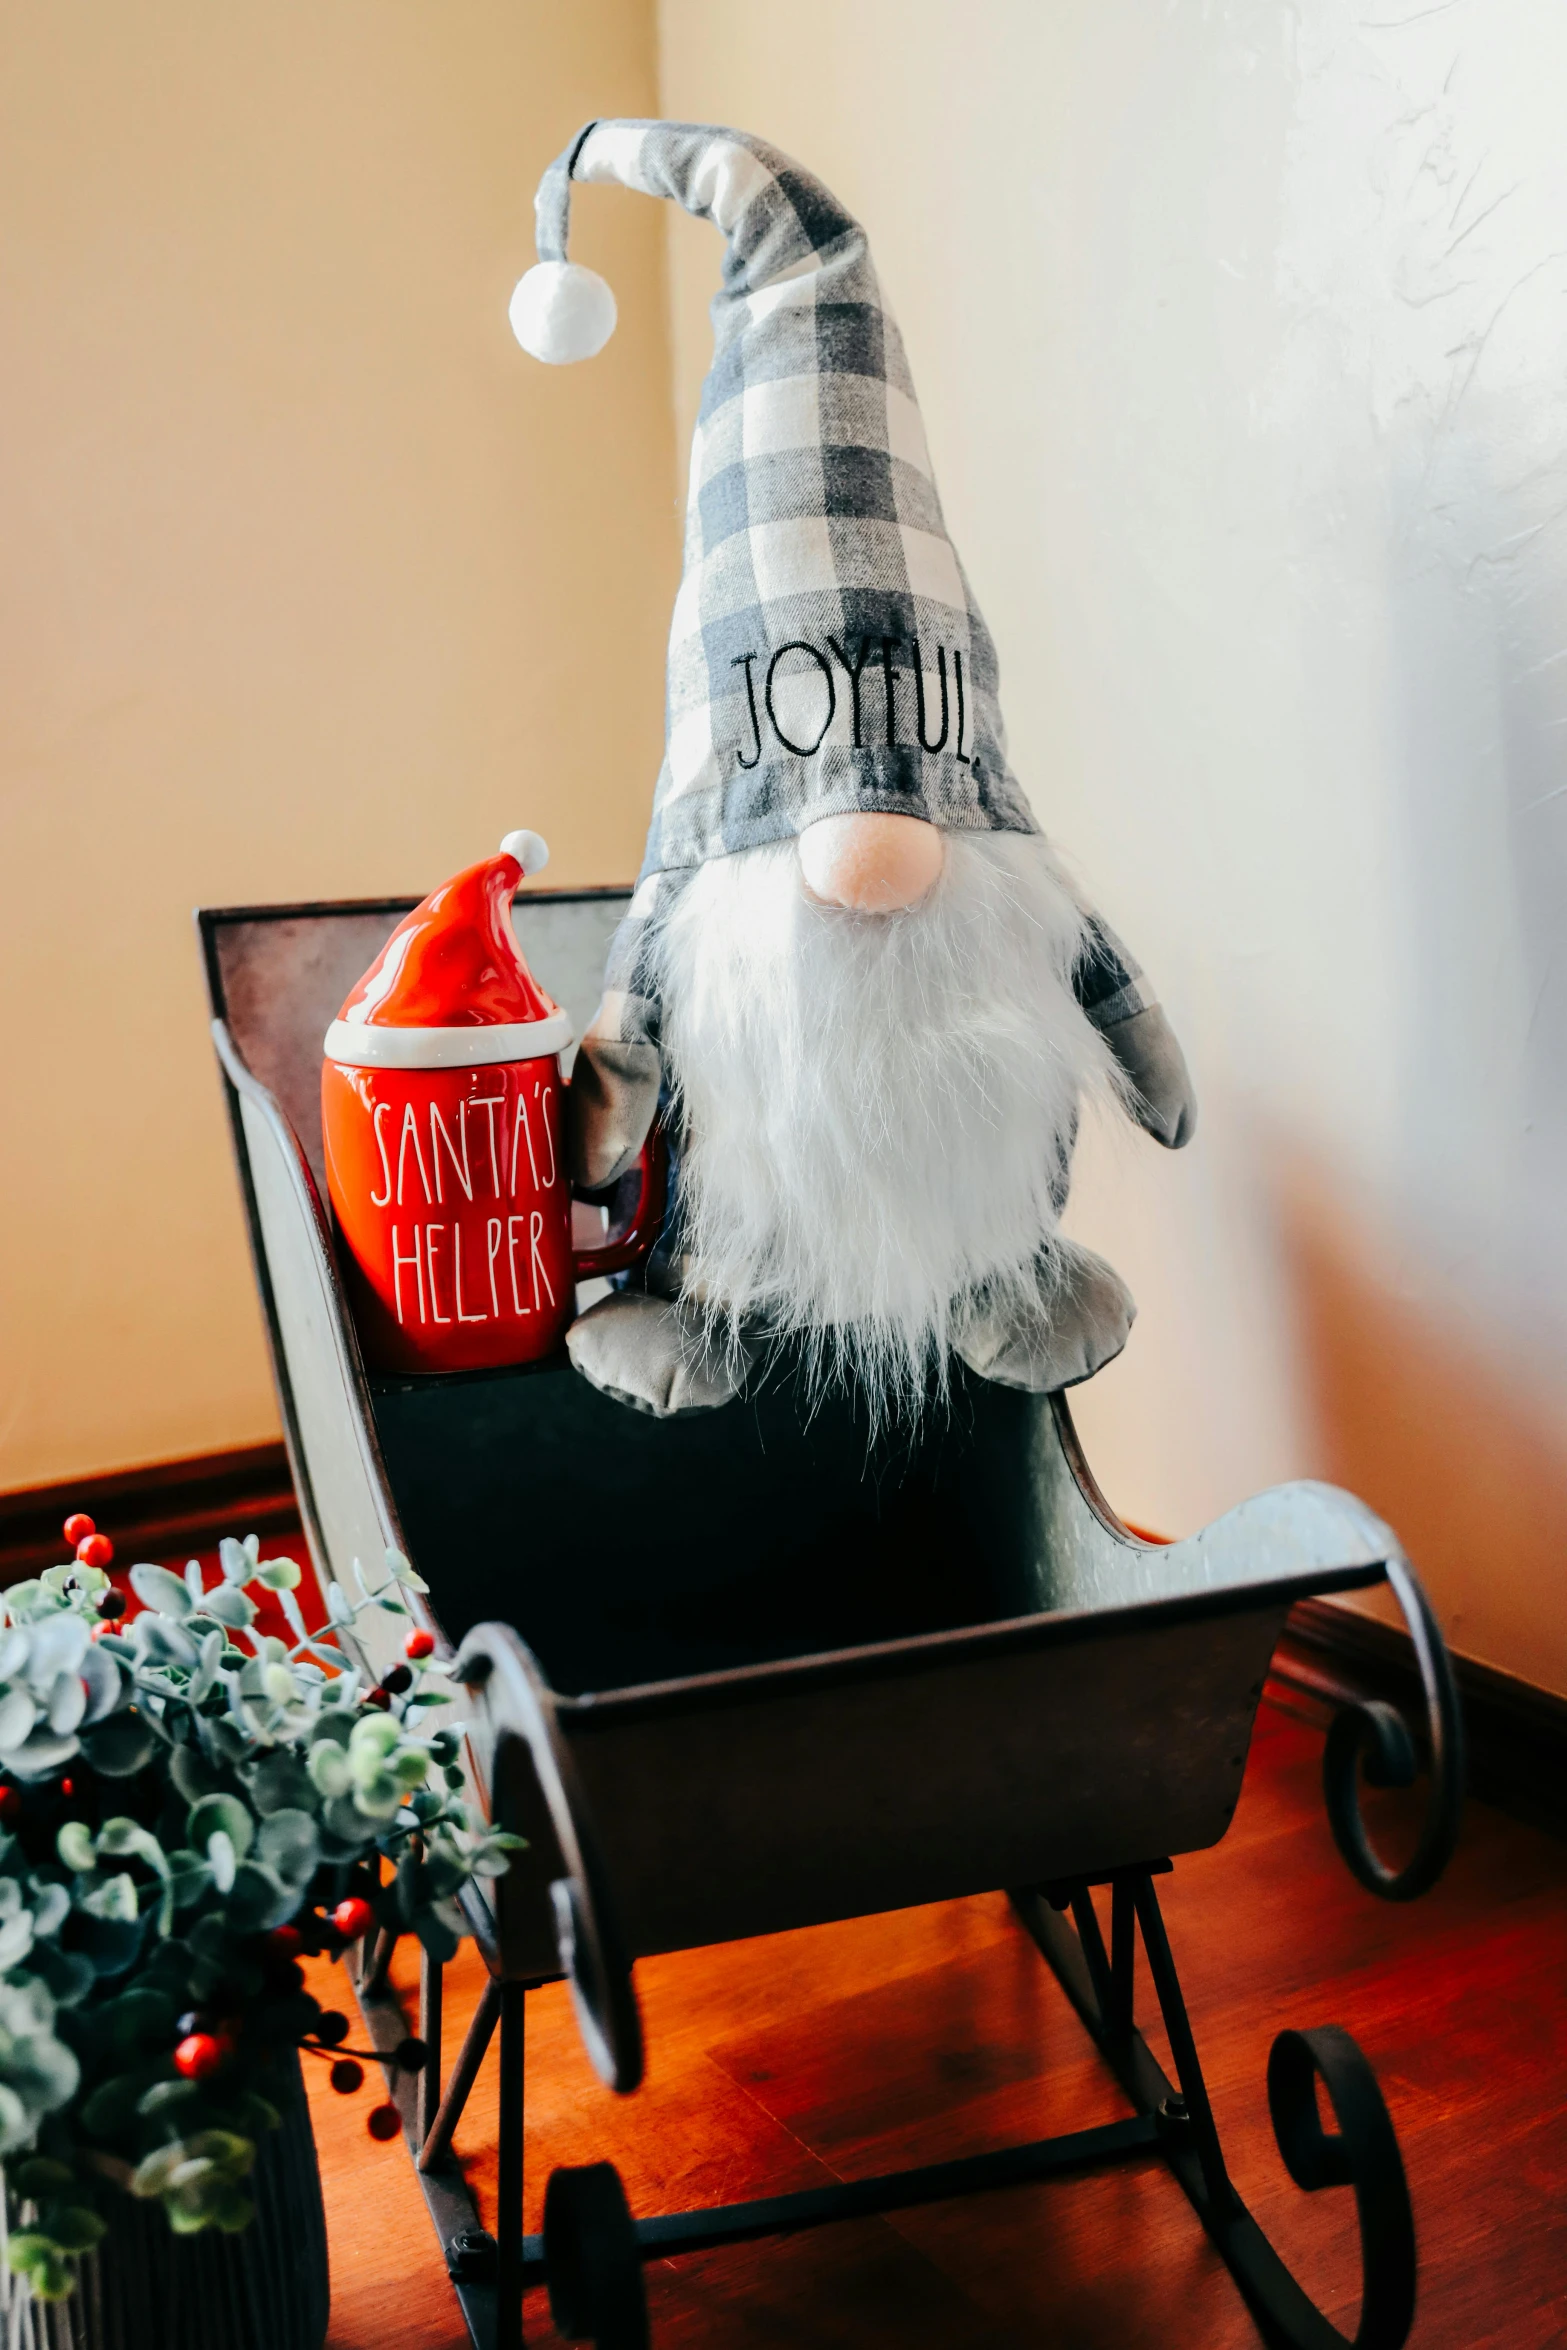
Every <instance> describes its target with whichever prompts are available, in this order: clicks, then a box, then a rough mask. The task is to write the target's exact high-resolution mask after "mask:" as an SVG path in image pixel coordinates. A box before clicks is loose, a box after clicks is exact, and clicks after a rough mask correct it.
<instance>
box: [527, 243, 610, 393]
mask: <svg viewBox="0 0 1567 2350" xmlns="http://www.w3.org/2000/svg"><path fill="white" fill-rule="evenodd" d="M507 316H508V317H509V318H510V320H511V331H512V333H513V334H514V335H515V336H516V338H517V340H518V342H519V343H520V344H521V345H522V347H523V349H524V350H525V351H526V352H527V353H528V355H529V357H530V358H533V359H543V360H545V361H546V362H547V363H548V364H549V365H550V366H551V367H569V366H570V365H571V363H572V361H573V360H576V359H592V358H593V357H594V356H595V355H596V354H597V353H598V352H600V351H602V350H603V348H604V345H605V344H606V343H607V342H608V341H609V338H610V336H611V335H612V334H613V333H614V331H615V297H614V295H613V293H612V292H611V291H610V289H609V287H608V286H607V285H606V284H605V283H604V280H603V279H602V278H601V277H600V276H599V275H598V272H597V271H596V270H592V269H584V268H583V267H582V266H581V264H580V263H579V262H576V261H540V262H539V263H538V264H537V265H536V266H535V267H534V268H532V269H530V270H529V271H528V272H527V274H526V275H525V276H523V277H520V278H519V279H518V280H517V283H516V286H515V287H514V289H513V291H512V297H511V304H510V307H509V309H508V311H507Z"/></svg>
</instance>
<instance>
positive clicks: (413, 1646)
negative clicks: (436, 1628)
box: [403, 1631, 435, 1664]
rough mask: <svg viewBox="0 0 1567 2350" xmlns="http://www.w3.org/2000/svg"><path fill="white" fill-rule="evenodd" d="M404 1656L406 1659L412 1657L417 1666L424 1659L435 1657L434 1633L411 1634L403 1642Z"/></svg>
mask: <svg viewBox="0 0 1567 2350" xmlns="http://www.w3.org/2000/svg"><path fill="white" fill-rule="evenodd" d="M403 1654H404V1656H406V1657H411V1658H412V1659H413V1662H414V1663H415V1664H418V1663H419V1661H420V1659H421V1658H422V1657H427V1656H434V1654H435V1634H434V1633H433V1632H417V1631H415V1632H410V1633H409V1635H408V1637H407V1639H406V1640H405V1641H404V1642H403Z"/></svg>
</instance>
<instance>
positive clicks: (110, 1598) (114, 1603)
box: [98, 1591, 125, 1624]
mask: <svg viewBox="0 0 1567 2350" xmlns="http://www.w3.org/2000/svg"><path fill="white" fill-rule="evenodd" d="M98 1613H99V1615H100V1616H102V1618H103V1620H104V1622H105V1623H106V1624H117V1623H118V1622H119V1620H120V1618H121V1616H123V1615H124V1613H125V1594H124V1592H123V1591H100V1593H99V1594H98Z"/></svg>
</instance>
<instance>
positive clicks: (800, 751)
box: [746, 637, 838, 759]
mask: <svg viewBox="0 0 1567 2350" xmlns="http://www.w3.org/2000/svg"><path fill="white" fill-rule="evenodd" d="M785 653H808V654H809V655H810V657H811V659H812V660H813V661H814V662H815V663H816V666H817V668H818V669H819V670H820V671H821V673H822V675H823V677H825V678H826V680H827V715H826V717H825V718H824V719H823V720H822V723H821V728H820V731H819V732H818V734H817V737H816V740H815V742H813V743H797V742H791V741H790V739H789V737H788V735H786V734H785V732H784V730H783V728H782V727H781V726H780V725H779V723H778V713H777V711H776V710H775V709H774V708H773V676H774V673H775V672H776V670H777V667H778V664H779V662H780V661H781V660H782V659H783V657H784V655H785ZM746 674H747V676H749V675H750V671H749V670H747V672H746ZM763 699H764V700H765V702H766V704H767V715H768V717H769V718H770V719H771V720H772V722H773V732H774V734H776V735H777V737H778V740H779V741H780V742H781V743H782V744H783V747H784V749H785V750H786V751H793V753H794V755H795V757H796V758H797V759H809V758H811V757H812V756H813V755H814V754H815V753H816V752H817V751H819V750H820V749H821V747H822V737H823V736H824V735H825V734H826V732H827V729H828V727H829V726H831V724H832V719H833V712H834V711H835V710H836V709H837V707H838V689H837V687H836V686H835V685H834V684H833V681H832V663H831V662H830V661H829V660H828V659H827V657H826V655H825V654H823V653H819V652H818V651H817V650H816V647H815V646H814V645H807V644H803V643H802V642H801V641H800V640H799V638H797V637H796V638H793V639H791V641H790V642H789V643H788V644H786V645H780V646H779V648H778V650H777V652H776V653H775V654H774V655H773V657H772V659H771V660H770V661H769V662H768V664H767V684H766V687H765V688H764V690H763Z"/></svg>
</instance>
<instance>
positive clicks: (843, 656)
mask: <svg viewBox="0 0 1567 2350" xmlns="http://www.w3.org/2000/svg"><path fill="white" fill-rule="evenodd" d="M843 633H844V635H845V637H847V635H848V633H849V632H848V630H847V629H845V630H844V632H843ZM827 645H828V649H829V651H831V652H833V653H836V654H837V656H838V659H839V660H840V661H841V662H842V663H843V665H844V668H845V669H846V670H848V673H849V707H850V709H851V711H852V713H853V716H854V747H855V749H856V750H860V749H861V748H862V747H863V746H862V744H861V742H860V679H861V678H862V677H863V676H864V675H865V664H866V662H867V661H868V660H869V659H870V657H871V640H870V638H869V637H868V636H867V637H862V638H861V639H860V657H859V660H858V661H857V662H854V663H853V664H852V665H851V663H850V660H849V656H848V654H847V653H846V652H845V651H844V649H843V647H842V645H840V644H839V642H838V640H837V638H836V637H834V636H830V637H829V638H828V639H827Z"/></svg>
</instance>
